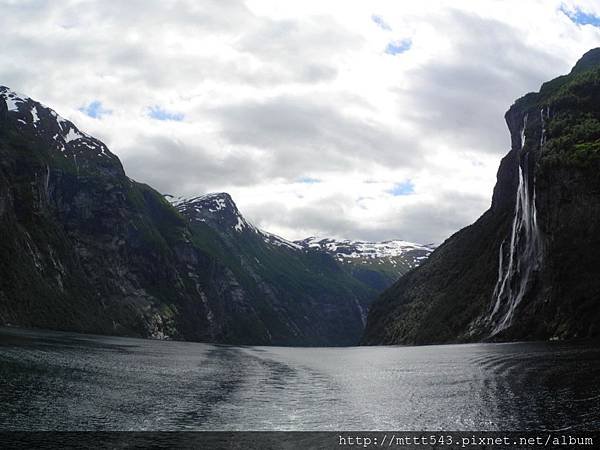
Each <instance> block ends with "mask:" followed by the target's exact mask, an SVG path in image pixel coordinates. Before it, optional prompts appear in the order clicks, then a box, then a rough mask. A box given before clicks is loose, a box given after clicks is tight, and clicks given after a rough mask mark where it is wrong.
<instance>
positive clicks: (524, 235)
mask: <svg viewBox="0 0 600 450" xmlns="http://www.w3.org/2000/svg"><path fill="white" fill-rule="evenodd" d="M540 114H541V118H542V132H541V138H540V149H541V146H542V145H543V144H544V139H545V130H544V126H545V125H544V110H543V109H542V110H541V112H540ZM526 126H527V116H525V117H524V119H523V126H522V128H521V142H520V149H519V154H518V159H519V184H518V187H517V194H516V199H515V212H514V217H513V221H512V226H511V231H510V238H509V239H508V240H506V239H504V240H503V241H502V243H501V244H500V251H499V256H498V280H497V282H496V285H495V287H494V292H493V295H492V296H493V299H494V300H493V308H492V310H491V312H490V314H489V315H488V318H487V322H488V324H489V325H491V327H492V333H491V335H492V336H493V335H495V334H497V333H498V332H500V331H502V330H504V329H505V328H507V327H508V326H510V324H511V322H512V319H513V316H514V314H515V310H516V308H517V307H518V306H519V304H520V303H521V301H522V300H523V297H524V296H525V294H526V293H527V290H528V288H529V283H530V280H531V275H532V273H533V272H534V271H536V270H538V269H539V266H540V264H541V241H540V233H539V229H538V223H537V211H536V205H535V177H534V178H533V180H530V172H531V171H530V166H529V164H530V155H531V153H530V152H525V151H524V148H525V139H526V138H525V128H526ZM507 245H508V248H506V247H507ZM506 252H507V253H508V258H505V253H506ZM505 259H506V261H505Z"/></svg>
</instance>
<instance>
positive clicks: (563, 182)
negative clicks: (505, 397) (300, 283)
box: [363, 49, 600, 344]
mask: <svg viewBox="0 0 600 450" xmlns="http://www.w3.org/2000/svg"><path fill="white" fill-rule="evenodd" d="M505 119H506V123H507V125H508V128H509V130H510V134H511V144H512V145H511V150H510V152H509V153H508V154H507V155H506V156H505V157H504V158H503V160H502V162H501V163H500V167H499V169H498V175H497V183H496V186H495V188H494V193H493V198H492V204H491V207H490V209H489V210H488V211H486V212H485V213H484V214H483V215H482V216H481V217H480V218H479V219H478V220H477V221H476V222H475V223H474V224H472V225H470V226H468V227H466V228H464V229H462V230H460V231H459V232H457V233H456V234H454V235H453V236H451V237H450V238H449V239H448V240H446V241H445V242H444V243H443V244H442V245H440V246H439V247H438V248H437V249H436V250H435V251H434V252H433V253H432V254H431V256H430V258H429V259H428V260H427V261H425V262H424V263H423V264H422V265H421V266H420V267H419V268H417V269H415V270H413V271H411V272H409V273H408V274H407V275H405V276H404V277H402V278H401V279H400V280H399V281H398V282H397V283H396V284H394V285H393V286H392V287H391V288H389V289H388V290H386V291H385V292H384V293H383V294H382V295H381V296H380V298H379V299H378V300H376V301H375V303H374V304H373V305H372V308H371V310H370V313H369V317H368V323H367V327H366V330H365V333H364V336H363V343H364V344H426V343H445V342H462V341H479V340H497V341H505V340H516V339H571V338H585V337H592V336H597V335H598V334H599V332H600V329H599V327H598V323H600V176H599V175H598V174H599V173H600V49H594V50H591V51H589V52H588V53H586V54H585V55H584V56H583V57H582V58H581V59H580V60H579V61H578V62H577V64H576V65H575V66H574V68H573V69H572V70H571V72H570V73H569V74H568V75H564V76H561V77H558V78H556V79H554V80H552V81H549V82H547V83H544V84H543V85H542V87H541V89H540V91H539V92H536V93H529V94H527V95H525V96H524V97H522V98H520V99H518V100H517V101H516V102H515V103H514V104H513V105H512V106H511V107H510V109H509V110H508V112H507V113H506V115H505Z"/></svg>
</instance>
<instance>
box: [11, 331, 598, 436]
mask: <svg viewBox="0 0 600 450" xmlns="http://www.w3.org/2000/svg"><path fill="white" fill-rule="evenodd" d="M599 381H600V348H599V347H597V346H591V345H581V344H579V345H574V344H563V343H514V344H469V345H444V346H426V347H350V348H284V347H230V346H218V345H209V344H198V343H188V342H159V341H149V340H141V339H130V338H118V337H104V336H90V335H81V334H75V333H59V332H46V331H29V330H19V329H12V328H0V430H340V429H346V430H503V431H507V430H528V429H535V430H573V431H586V430H597V429H598V428H599V425H600V383H599Z"/></svg>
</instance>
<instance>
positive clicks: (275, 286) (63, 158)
mask: <svg viewBox="0 0 600 450" xmlns="http://www.w3.org/2000/svg"><path fill="white" fill-rule="evenodd" d="M505 118H506V122H507V125H508V128H509V131H510V135H511V141H512V145H511V149H510V151H509V152H508V154H507V155H506V156H505V157H504V158H503V160H502V162H501V164H500V167H499V170H498V176H497V184H496V187H495V188H494V192H493V198H492V203H491V206H490V209H489V210H488V211H486V212H485V213H484V214H483V215H482V216H481V217H480V218H479V219H478V220H477V221H476V222H475V223H474V224H472V225H470V226H468V227H466V228H464V229H462V230H460V231H458V232H457V233H455V234H454V235H453V236H451V237H450V238H448V239H447V240H446V241H445V242H444V243H443V244H442V245H440V246H439V247H437V248H435V246H434V245H421V244H415V243H410V242H405V241H400V240H397V241H387V242H363V241H348V240H335V239H328V238H315V237H310V238H307V239H304V240H300V241H295V242H291V241H288V240H285V239H283V238H281V237H279V236H276V235H273V234H270V233H268V232H267V231H264V230H261V229H258V228H256V227H255V226H254V225H252V224H251V223H250V222H249V221H247V220H246V219H245V218H244V216H243V215H242V214H241V213H240V211H239V210H238V208H237V206H236V205H235V203H234V201H233V199H232V198H231V197H230V196H229V195H228V194H226V193H212V194H205V195H199V196H197V197H192V198H175V197H173V196H170V195H163V194H161V193H159V192H157V191H156V190H154V189H153V188H152V187H150V186H148V185H146V184H143V183H139V182H137V181H134V180H132V179H130V178H129V177H128V176H127V175H126V173H125V171H124V169H123V166H122V164H121V162H120V161H119V159H118V158H117V156H116V155H114V154H113V153H111V151H110V150H109V149H108V148H107V147H106V146H105V145H104V144H103V143H102V142H101V141H99V140H97V139H95V138H94V137H92V136H89V135H87V134H85V133H83V132H82V131H80V130H79V129H78V128H77V127H76V126H75V125H74V124H73V123H72V122H70V121H68V120H66V119H64V118H62V117H61V116H60V115H59V114H57V113H56V112H55V111H53V110H52V109H50V108H48V107H46V106H44V105H42V104H40V103H38V102H36V101H35V100H32V99H30V98H28V97H26V96H25V95H20V94H17V93H15V92H13V91H12V90H10V89H9V88H7V87H0V227H1V229H2V235H1V237H0V324H3V325H14V326H21V327H39V328H49V329H56V330H70V331H79V332H88V333H100V334H114V335H124V336H140V337H149V338H155V339H181V340H194V341H204V342H216V343H226V344H240V345H297V346H335V345H356V344H358V343H359V342H360V343H362V344H366V345H379V344H428V343H448V342H472V341H489V340H492V341H506V340H517V339H524V340H529V339H573V338H589V337H595V336H598V334H599V333H600V329H599V327H598V323H600V176H599V175H598V174H599V173H600V49H594V50H591V51H589V52H588V53H586V54H585V55H584V56H583V57H582V58H581V59H580V60H579V61H578V62H577V64H576V65H575V66H574V68H573V70H572V71H571V72H570V73H569V74H568V75H565V76H562V77H559V78H556V79H554V80H552V81H549V82H547V83H544V84H543V85H542V87H541V89H540V91H539V92H537V93H530V94H527V95H525V96H524V97H522V98H520V99H518V100H517V101H516V102H515V103H514V104H513V105H512V106H511V107H510V109H509V110H508V112H507V113H506V117H505Z"/></svg>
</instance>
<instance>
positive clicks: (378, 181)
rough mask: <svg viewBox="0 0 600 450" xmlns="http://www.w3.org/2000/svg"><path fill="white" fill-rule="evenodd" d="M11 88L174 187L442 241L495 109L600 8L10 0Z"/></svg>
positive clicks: (256, 218) (492, 147) (503, 145)
mask: <svg viewBox="0 0 600 450" xmlns="http://www.w3.org/2000/svg"><path fill="white" fill-rule="evenodd" d="M0 7H1V8H2V15H1V16H0V61H1V64H0V84H2V85H7V86H9V87H11V88H12V89H14V90H16V91H19V92H22V93H23V94H26V95H29V96H30V97H33V98H34V99H36V100H39V101H41V102H42V103H45V104H46V105H48V106H51V107H52V108H54V109H56V110H57V111H58V112H59V113H60V114H61V115H63V116H65V117H67V118H69V119H71V120H72V121H73V122H75V123H76V124H77V125H78V126H79V127H80V128H81V129H82V130H83V131H86V132H88V133H90V134H93V135H95V136H97V137H98V138H100V139H101V140H103V141H104V142H105V143H106V144H107V145H108V146H109V147H110V148H111V150H112V151H113V152H114V153H116V154H117V155H118V156H119V157H120V158H121V160H122V161H123V164H124V166H125V170H126V171H127V173H128V174H129V176H130V177H132V178H134V179H136V180H138V181H142V182H146V183H149V184H151V185H152V186H154V187H155V188H156V189H158V190H159V191H161V192H163V193H169V194H174V195H185V196H192V195H198V194H202V193H207V192H216V191H226V192H229V193H231V195H232V196H233V198H234V200H235V201H236V203H237V204H238V206H239V208H240V210H241V211H242V212H243V213H244V214H245V215H246V216H247V217H248V218H249V219H250V220H251V221H253V222H254V223H255V224H256V225H258V226H260V227H262V228H264V229H266V230H269V231H271V232H274V233H277V234H280V235H282V236H284V237H287V238H290V239H296V238H303V237H306V236H309V235H318V236H335V237H340V238H352V239H372V240H383V239H393V238H399V239H406V240H412V241H417V242H437V243H439V242H442V241H443V240H444V239H445V238H447V237H448V236H449V235H450V234H452V233H453V232H455V231H456V230H458V229H459V228H461V227H463V226H465V225H468V224H469V223H471V222H472V221H473V220H474V219H476V218H477V217H478V216H479V215H480V214H481V213H483V211H485V209H487V207H488V206H489V203H490V199H491V193H492V188H493V185H494V182H495V176H496V169H497V166H498V163H499V160H500V158H501V157H502V156H503V155H504V154H505V153H506V152H507V150H508V148H509V136H508V132H507V130H506V127H505V125H504V120H503V115H504V112H505V111H506V110H507V108H508V107H509V106H510V104H511V103H512V102H513V101H514V100H515V99H516V98H518V97H520V96H521V95H523V94H525V93H526V92H529V91H533V90H537V89H538V88H539V86H540V84H541V83H542V82H543V81H546V80H548V79H551V78H553V77H555V76H558V75H560V74H563V73H566V72H568V71H569V70H570V68H571V66H572V65H573V64H574V63H575V62H576V60H577V59H578V58H579V57H580V56H581V54H582V53H583V52H585V51H586V50H588V49H590V48H592V47H596V46H600V20H599V19H598V17H600V3H599V2H596V1H588V2H585V1H581V2H573V1H551V0H547V1H535V0H528V1H522V0H518V1H506V0H502V1H500V0H490V1H481V0H477V1H459V0H452V1H416V0H415V1H408V0H407V1H397V0H385V1H368V2H366V1H360V0H355V1H354V0H352V1H351V0H340V1H334V0H316V1H312V0H302V1H285V2H284V1H281V0H248V1H241V0H239V1H236V0H190V1H184V0H169V1H167V0H161V1H147V0H143V1H142V0H128V1H127V2H122V1H106V0H104V1H86V0H81V1H75V0H72V1H68V0H66V1H41V0H0Z"/></svg>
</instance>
